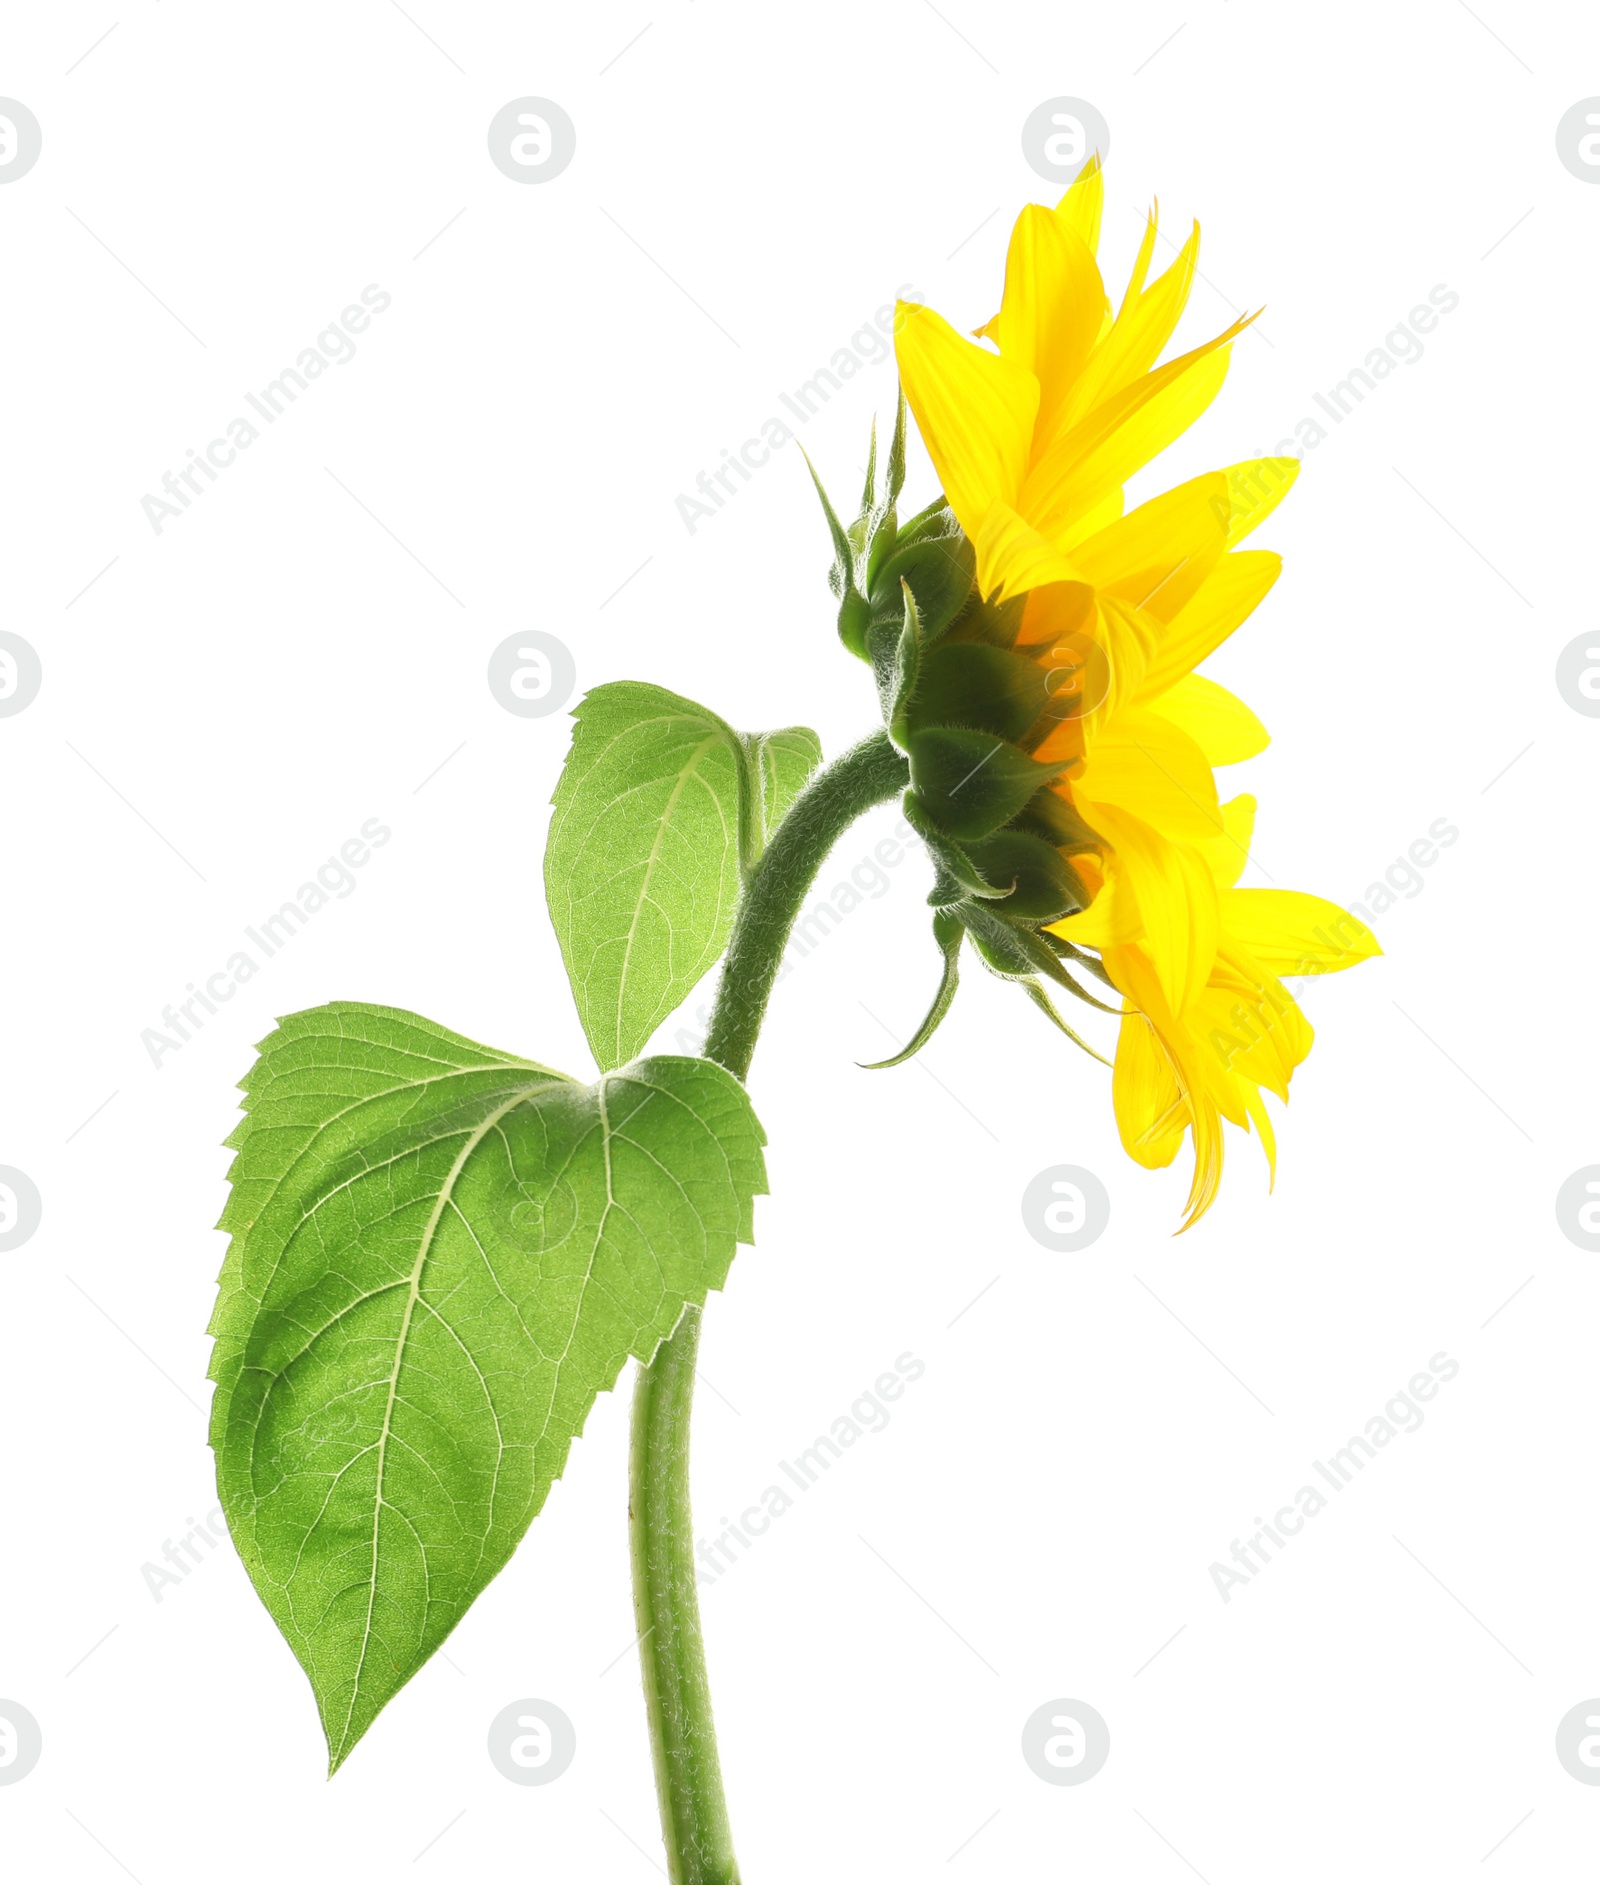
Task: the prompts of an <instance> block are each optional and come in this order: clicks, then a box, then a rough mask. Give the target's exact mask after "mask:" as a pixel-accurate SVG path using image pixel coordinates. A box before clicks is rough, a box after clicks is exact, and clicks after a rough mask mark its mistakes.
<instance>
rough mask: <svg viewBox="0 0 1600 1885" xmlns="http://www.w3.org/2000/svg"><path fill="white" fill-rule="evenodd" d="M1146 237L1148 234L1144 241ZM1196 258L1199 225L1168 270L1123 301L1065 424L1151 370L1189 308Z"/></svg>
mask: <svg viewBox="0 0 1600 1885" xmlns="http://www.w3.org/2000/svg"><path fill="white" fill-rule="evenodd" d="M1148 235H1149V231H1148V230H1147V231H1146V236H1147V239H1148ZM1199 253H1200V225H1199V224H1198V223H1196V224H1195V226H1194V230H1193V232H1192V234H1191V235H1190V237H1189V240H1188V241H1187V242H1186V243H1185V244H1184V245H1183V247H1182V248H1181V249H1180V250H1179V251H1178V256H1177V260H1176V261H1174V262H1173V264H1172V266H1171V267H1170V268H1168V269H1167V271H1166V272H1165V273H1164V274H1163V275H1161V276H1159V277H1158V278H1157V279H1156V280H1155V281H1154V282H1152V283H1151V285H1150V286H1149V287H1148V288H1147V289H1145V291H1144V292H1143V293H1142V294H1140V295H1138V297H1137V298H1136V299H1131V298H1125V299H1124V301H1123V304H1122V308H1121V311H1120V312H1119V313H1118V315H1117V318H1116V320H1115V322H1114V323H1113V324H1112V327H1111V331H1110V332H1109V333H1108V334H1107V335H1106V337H1105V339H1104V340H1102V341H1101V343H1100V345H1099V346H1098V347H1097V348H1096V349H1095V352H1094V358H1093V359H1092V360H1091V361H1090V362H1089V364H1088V366H1087V368H1086V369H1085V371H1084V374H1083V378H1082V379H1081V380H1080V382H1079V384H1078V386H1077V388H1076V389H1075V391H1074V393H1073V396H1072V403H1071V405H1070V406H1069V407H1068V409H1067V412H1066V414H1065V417H1066V419H1067V421H1068V423H1069V424H1070V423H1072V422H1073V421H1075V420H1078V419H1081V418H1082V417H1083V416H1084V414H1085V413H1087V412H1089V411H1091V410H1092V409H1093V408H1094V407H1095V406H1097V405H1099V404H1100V403H1101V401H1102V400H1105V399H1109V398H1110V397H1111V395H1112V394H1113V393H1116V392H1119V391H1120V390H1121V389H1122V388H1123V387H1124V386H1128V385H1130V384H1131V383H1132V382H1133V381H1134V380H1136V379H1139V378H1140V377H1141V376H1142V375H1143V374H1144V373H1146V372H1147V371H1148V370H1149V369H1150V367H1151V366H1153V365H1154V364H1155V361H1156V358H1157V356H1158V355H1159V354H1160V352H1161V349H1162V348H1163V347H1165V346H1166V344H1167V342H1168V341H1169V340H1170V339H1171V338H1172V331H1173V329H1174V328H1175V327H1176V326H1177V325H1178V320H1179V317H1180V316H1181V315H1182V313H1183V310H1184V307H1185V305H1186V304H1187V302H1188V299H1189V290H1190V288H1191V287H1192V286H1193V284H1194V271H1195V262H1196V260H1197V258H1198V256H1199ZM1131 295H1132V288H1131V284H1130V297H1131Z"/></svg>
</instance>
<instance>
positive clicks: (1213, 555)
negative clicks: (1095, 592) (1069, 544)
mask: <svg viewBox="0 0 1600 1885" xmlns="http://www.w3.org/2000/svg"><path fill="white" fill-rule="evenodd" d="M1227 531H1228V485H1227V480H1226V478H1225V477H1224V475H1223V474H1222V473H1221V472H1220V471H1214V472H1210V473H1208V474H1207V475H1206V476H1205V477H1202V478H1191V479H1190V481H1189V482H1188V483H1187V484H1180V485H1178V486H1177V487H1176V489H1174V490H1171V491H1165V492H1163V493H1162V494H1161V496H1160V497H1155V498H1151V499H1150V501H1149V502H1148V503H1145V504H1141V505H1140V506H1139V507H1138V509H1137V510H1133V511H1130V512H1129V513H1128V515H1127V516H1126V517H1123V518H1119V519H1118V521H1117V522H1116V523H1114V524H1111V525H1108V526H1107V528H1106V529H1104V530H1102V531H1100V532H1098V534H1096V535H1095V536H1093V537H1086V538H1084V539H1082V540H1081V541H1080V542H1079V543H1078V545H1077V547H1076V548H1075V550H1074V552H1073V561H1074V562H1075V563H1076V564H1077V566H1078V568H1079V569H1080V570H1081V571H1082V572H1083V576H1084V578H1085V580H1086V581H1088V582H1092V583H1094V584H1095V585H1096V586H1097V587H1098V588H1100V589H1102V590H1104V591H1106V592H1107V593H1108V594H1110V595H1113V596H1115V597H1116V598H1117V599H1118V601H1121V602H1127V603H1130V604H1131V605H1132V606H1133V607H1134V608H1136V609H1143V610H1148V612H1149V613H1150V614H1151V615H1153V616H1155V618H1156V619H1157V620H1158V621H1161V622H1170V621H1171V620H1172V618H1173V617H1174V616H1175V615H1177V613H1178V611H1179V610H1180V609H1181V608H1182V607H1183V606H1184V604H1185V603H1186V602H1188V601H1189V600H1190V598H1191V597H1192V596H1193V595H1194V594H1195V592H1196V591H1197V590H1198V589H1199V587H1200V585H1201V584H1202V583H1203V582H1204V581H1205V579H1206V577H1207V576H1208V575H1209V574H1210V573H1211V571H1212V569H1213V568H1214V567H1215V565H1216V562H1217V559H1218V558H1219V557H1220V556H1221V555H1222V552H1223V549H1224V547H1225V545H1226V543H1227Z"/></svg>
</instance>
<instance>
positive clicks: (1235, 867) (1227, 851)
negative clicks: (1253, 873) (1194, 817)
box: [1194, 792, 1256, 890]
mask: <svg viewBox="0 0 1600 1885" xmlns="http://www.w3.org/2000/svg"><path fill="white" fill-rule="evenodd" d="M1255 828H1256V802H1255V800H1254V799H1253V798H1252V797H1251V796H1250V794H1249V793H1248V792H1241V793H1240V794H1239V796H1238V797H1237V798H1231V799H1229V800H1228V802H1227V804H1226V805H1224V806H1223V807H1222V835H1221V836H1220V837H1217V838H1202V839H1197V840H1195V841H1194V843H1195V849H1196V850H1197V851H1199V853H1200V854H1201V856H1202V857H1203V858H1204V859H1205V860H1206V862H1207V863H1208V864H1209V865H1210V866H1211V877H1212V881H1213V882H1214V883H1215V884H1216V886H1217V888H1218V889H1219V890H1231V889H1232V888H1233V886H1234V885H1235V884H1236V883H1237V882H1238V881H1239V878H1240V876H1241V875H1242V874H1243V872H1244V867H1245V865H1246V864H1247V863H1248V862H1249V860H1250V840H1251V838H1252V837H1253V836H1254V835H1255Z"/></svg>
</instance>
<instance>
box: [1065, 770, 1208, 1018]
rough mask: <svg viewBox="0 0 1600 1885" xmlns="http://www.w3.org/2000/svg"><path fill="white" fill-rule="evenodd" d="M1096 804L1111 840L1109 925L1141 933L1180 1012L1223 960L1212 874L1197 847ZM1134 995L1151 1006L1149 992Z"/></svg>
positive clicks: (1168, 998)
mask: <svg viewBox="0 0 1600 1885" xmlns="http://www.w3.org/2000/svg"><path fill="white" fill-rule="evenodd" d="M1094 809H1095V810H1096V812H1097V822H1096V824H1095V829H1096V830H1097V831H1098V832H1099V833H1100V834H1101V836H1103V837H1104V838H1105V839H1106V841H1107V842H1108V843H1109V844H1110V845H1111V847H1112V857H1111V861H1110V875H1109V878H1108V881H1107V886H1106V890H1107V891H1109V893H1110V896H1111V899H1112V908H1111V913H1110V928H1111V930H1112V932H1113V934H1114V935H1115V936H1116V937H1117V938H1119V939H1121V938H1123V937H1126V936H1128V935H1129V934H1130V933H1133V934H1136V935H1137V936H1138V938H1139V943H1138V950H1139V952H1140V953H1142V954H1143V955H1144V956H1145V958H1146V959H1147V961H1148V963H1149V964H1150V966H1151V968H1152V970H1153V973H1154V975H1155V977H1156V982H1157V985H1158V986H1159V987H1160V989H1161V994H1162V999H1163V1001H1164V1002H1165V1004H1166V1006H1167V1007H1168V1008H1169V1009H1170V1010H1171V1012H1172V1013H1173V1014H1174V1015H1179V1016H1181V1015H1182V1014H1183V1013H1184V1012H1185V1010H1186V1009H1188V1008H1189V1007H1190V1006H1191V1004H1192V1003H1194V1002H1195V1001H1197V1000H1198V999H1199V997H1200V994H1201V992H1202V990H1203V989H1204V988H1205V986H1206V980H1207V978H1208V976H1209V975H1210V973H1211V970H1212V967H1213V965H1214V964H1215V962H1216V955H1217V944H1218V942H1219V940H1220V937H1221V925H1220V922H1219V918H1218V903H1217V889H1216V885H1215V884H1214V883H1213V882H1212V878H1211V873H1210V871H1209V870H1208V869H1207V868H1206V863H1205V859H1204V858H1202V857H1201V856H1200V854H1199V852H1198V851H1196V850H1194V849H1193V848H1192V847H1191V846H1189V845H1185V844H1173V843H1171V842H1169V841H1168V840H1167V839H1165V838H1163V837H1162V836H1161V834H1160V833H1159V832H1157V831H1155V830H1153V829H1152V828H1151V827H1150V826H1148V825H1146V824H1144V823H1143V821H1142V820H1140V819H1138V818H1135V817H1133V816H1131V815H1129V814H1127V813H1125V812H1122V811H1119V810H1117V809H1116V808H1114V807H1107V806H1101V807H1098V808H1094ZM1105 894H1106V892H1105V891H1103V892H1102V893H1101V895H1102V896H1104V895H1105ZM1096 901H1097V902H1098V901H1099V899H1096ZM1118 946H1120V941H1119V944H1118ZM1102 947H1103V948H1105V949H1108V950H1109V949H1110V948H1111V945H1110V944H1109V943H1108V944H1105V945H1102ZM1121 986H1122V984H1121V983H1118V987H1121ZM1125 992H1129V993H1131V992H1132V991H1125ZM1134 999H1135V1000H1136V1001H1138V1002H1139V1005H1140V1007H1142V1008H1144V1010H1145V1012H1146V1013H1147V1014H1149V1013H1151V1010H1150V1009H1149V1008H1148V1007H1147V1006H1146V1004H1145V1003H1144V1001H1143V1000H1142V999H1140V998H1139V997H1138V996H1137V995H1135V996H1134Z"/></svg>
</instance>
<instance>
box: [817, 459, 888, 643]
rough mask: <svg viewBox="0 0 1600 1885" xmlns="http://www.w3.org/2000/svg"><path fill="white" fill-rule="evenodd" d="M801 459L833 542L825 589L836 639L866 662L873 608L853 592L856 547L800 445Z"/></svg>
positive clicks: (860, 594) (858, 594)
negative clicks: (831, 601)
mask: <svg viewBox="0 0 1600 1885" xmlns="http://www.w3.org/2000/svg"><path fill="white" fill-rule="evenodd" d="M800 456H801V457H802V458H804V459H805V461H806V470H807V471H809V472H810V473H811V482H812V483H813V484H814V485H815V486H816V487H817V496H818V497H819V498H820V499H821V500H822V514H823V516H824V517H826V518H827V520H828V534H829V536H830V537H831V538H832V539H833V567H832V568H831V569H830V570H829V571H828V587H829V588H830V589H831V590H832V591H833V593H834V595H835V596H836V597H837V598H838V601H839V639H840V640H841V641H842V642H843V643H844V645H845V647H846V648H848V649H849V650H850V652H851V654H853V655H856V656H858V657H859V658H860V659H861V660H863V661H865V660H867V659H868V658H869V657H868V655H867V630H868V629H869V628H870V627H871V626H872V605H871V604H870V603H869V602H868V601H867V598H866V597H865V596H864V595H862V593H861V591H860V590H859V589H857V588H856V580H855V569H856V552H855V547H854V545H853V544H852V543H851V540H850V533H849V532H848V531H847V530H846V529H845V527H844V525H843V524H842V523H840V521H839V515H838V512H837V511H835V509H834V508H833V503H832V500H831V499H830V498H829V496H828V493H827V492H826V491H825V490H824V489H823V486H822V480H821V479H820V478H819V477H818V476H817V468H816V466H815V465H814V464H812V462H811V460H810V458H809V457H807V455H806V449H805V447H804V446H803V445H802V446H801V447H800Z"/></svg>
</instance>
